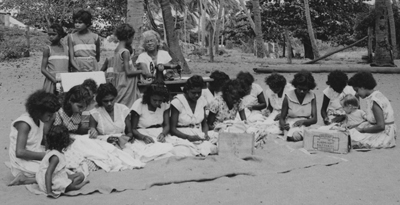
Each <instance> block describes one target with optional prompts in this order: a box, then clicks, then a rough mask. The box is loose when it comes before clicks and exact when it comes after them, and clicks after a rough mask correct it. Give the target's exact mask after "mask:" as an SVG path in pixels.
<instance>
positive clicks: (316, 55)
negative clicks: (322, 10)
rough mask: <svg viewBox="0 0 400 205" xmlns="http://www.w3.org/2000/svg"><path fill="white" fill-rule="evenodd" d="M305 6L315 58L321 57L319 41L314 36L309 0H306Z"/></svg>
mask: <svg viewBox="0 0 400 205" xmlns="http://www.w3.org/2000/svg"><path fill="white" fill-rule="evenodd" d="M304 8H305V13H306V20H307V30H308V35H309V36H310V41H311V47H312V50H313V54H314V57H315V58H319V52H318V48H317V43H316V41H315V36H314V29H313V27H312V23H311V16H310V5H309V3H308V0H304ZM312 59H314V58H312Z"/></svg>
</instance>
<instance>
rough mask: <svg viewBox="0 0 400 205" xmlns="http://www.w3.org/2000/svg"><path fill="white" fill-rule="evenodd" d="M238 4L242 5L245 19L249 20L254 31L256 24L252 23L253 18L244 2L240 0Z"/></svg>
mask: <svg viewBox="0 0 400 205" xmlns="http://www.w3.org/2000/svg"><path fill="white" fill-rule="evenodd" d="M240 5H241V6H242V9H243V10H244V12H246V15H247V20H248V21H249V22H250V26H251V28H252V29H253V31H254V32H255V31H256V30H255V29H256V25H255V24H254V21H253V19H252V18H251V14H250V11H248V10H247V8H246V5H245V3H244V0H240Z"/></svg>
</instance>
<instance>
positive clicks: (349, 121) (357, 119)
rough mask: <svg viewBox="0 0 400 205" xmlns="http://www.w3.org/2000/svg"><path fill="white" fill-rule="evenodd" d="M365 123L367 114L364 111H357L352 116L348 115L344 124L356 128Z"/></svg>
mask: <svg viewBox="0 0 400 205" xmlns="http://www.w3.org/2000/svg"><path fill="white" fill-rule="evenodd" d="M365 121H367V114H366V113H365V112H364V111H363V110H360V109H357V110H354V111H353V112H352V113H350V114H346V120H345V121H344V124H345V125H346V126H354V125H359V124H361V123H363V122H365Z"/></svg>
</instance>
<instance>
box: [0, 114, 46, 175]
mask: <svg viewBox="0 0 400 205" xmlns="http://www.w3.org/2000/svg"><path fill="white" fill-rule="evenodd" d="M17 122H25V123H27V124H28V125H29V127H30V128H31V129H30V131H29V133H28V137H27V141H26V146H25V148H26V150H29V151H32V152H45V149H44V147H43V146H42V145H41V142H42V139H43V126H44V124H43V123H42V122H41V121H39V126H37V125H36V124H35V122H34V121H33V119H32V118H31V117H30V116H29V114H28V113H24V114H22V115H21V116H20V117H18V118H17V119H16V120H14V121H13V122H12V123H11V132H10V146H9V148H8V153H9V155H10V165H11V173H12V175H14V176H16V175H17V174H19V173H20V172H22V173H23V174H24V175H26V176H28V177H33V176H35V174H36V172H37V171H38V170H39V165H40V161H38V160H24V159H21V158H18V157H17V156H16V154H15V151H16V148H17V135H18V130H17V129H16V128H15V127H14V125H15V124H16V123H17Z"/></svg>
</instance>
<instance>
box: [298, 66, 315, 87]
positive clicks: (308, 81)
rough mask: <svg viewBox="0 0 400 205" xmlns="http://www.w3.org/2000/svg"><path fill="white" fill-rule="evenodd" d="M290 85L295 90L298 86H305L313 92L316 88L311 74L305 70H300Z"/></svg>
mask: <svg viewBox="0 0 400 205" xmlns="http://www.w3.org/2000/svg"><path fill="white" fill-rule="evenodd" d="M292 85H293V87H295V88H297V87H298V86H307V87H308V88H309V89H310V90H313V89H314V88H315V87H316V86H317V84H316V83H315V80H314V77H313V76H312V73H311V72H310V71H306V70H301V71H299V72H298V73H296V74H295V75H294V78H293V80H292Z"/></svg>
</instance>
